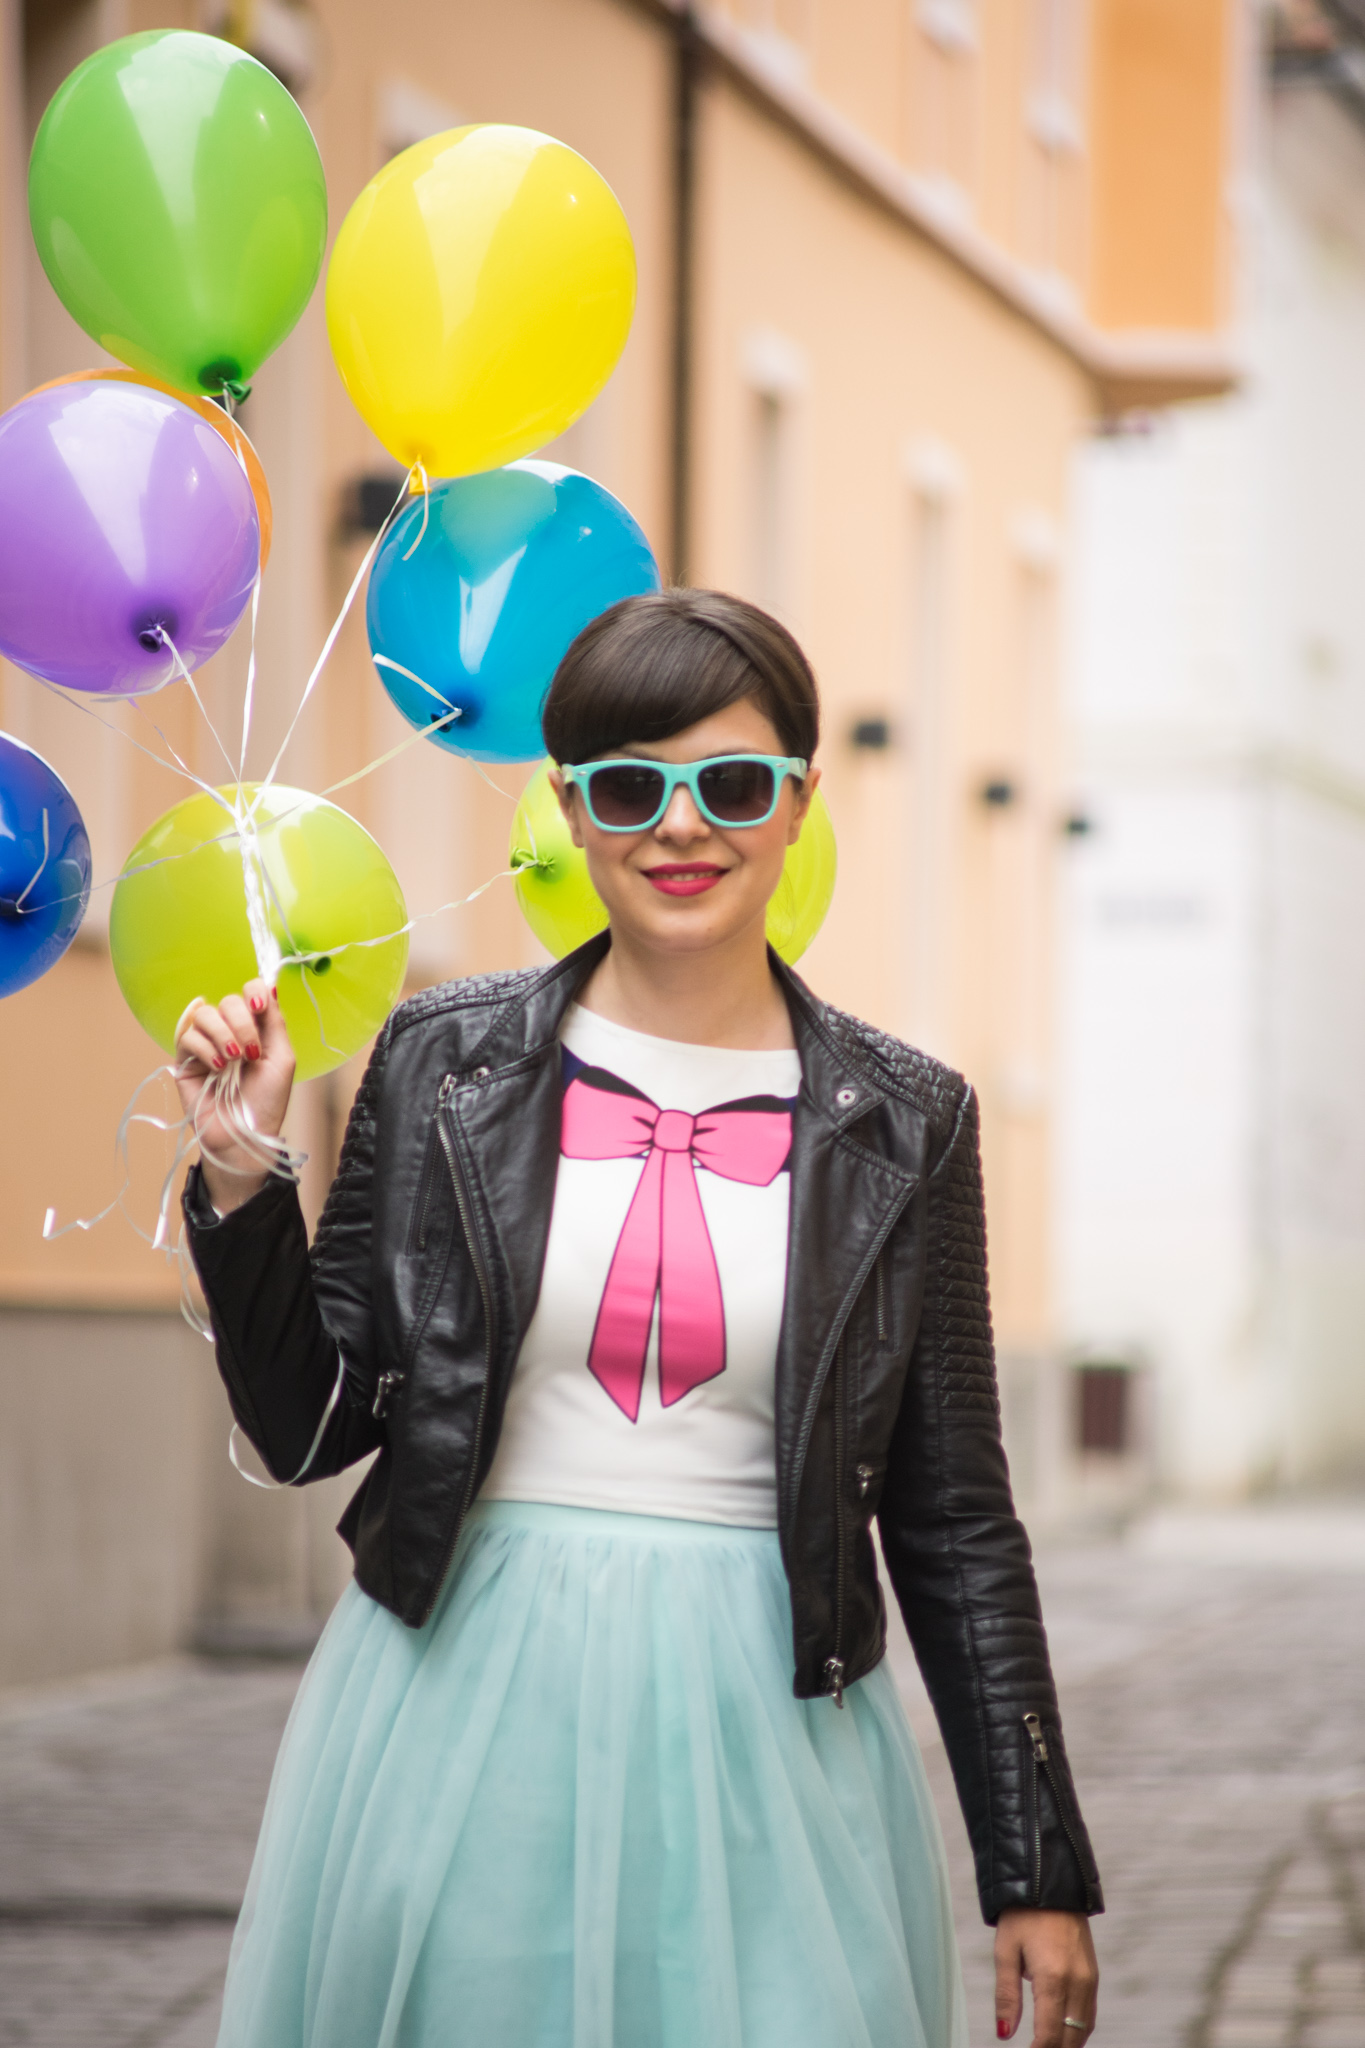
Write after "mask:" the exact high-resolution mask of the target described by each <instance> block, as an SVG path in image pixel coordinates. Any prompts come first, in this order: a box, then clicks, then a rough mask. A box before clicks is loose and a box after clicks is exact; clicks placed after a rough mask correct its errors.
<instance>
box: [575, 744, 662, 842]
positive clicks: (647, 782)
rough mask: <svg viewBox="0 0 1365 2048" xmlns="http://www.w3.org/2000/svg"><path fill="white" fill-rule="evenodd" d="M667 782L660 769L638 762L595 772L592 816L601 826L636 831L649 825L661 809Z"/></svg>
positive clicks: (592, 781) (597, 769) (626, 762)
mask: <svg viewBox="0 0 1365 2048" xmlns="http://www.w3.org/2000/svg"><path fill="white" fill-rule="evenodd" d="M663 793H664V779H663V776H662V775H661V774H660V773H659V771H658V769H657V768H646V767H644V766H642V765H640V764H639V763H637V762H634V761H623V762H622V763H621V765H620V767H619V768H618V767H616V766H615V765H614V764H613V765H612V766H611V767H610V768H596V769H594V770H593V774H592V779H591V782H590V784H589V796H590V798H591V804H592V814H593V816H594V818H596V820H597V822H598V824H599V825H616V826H620V827H626V828H636V829H638V828H639V827H641V826H644V825H647V824H648V823H649V821H650V819H651V818H652V817H653V816H654V814H655V812H656V811H657V810H658V808H659V803H660V799H661V798H662V796H663Z"/></svg>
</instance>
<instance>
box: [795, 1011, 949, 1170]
mask: <svg viewBox="0 0 1365 2048" xmlns="http://www.w3.org/2000/svg"><path fill="white" fill-rule="evenodd" d="M825 1021H826V1023H827V1024H828V1025H829V1027H830V1029H831V1031H832V1032H833V1034H834V1036H835V1037H836V1038H837V1039H838V1040H839V1041H840V1043H841V1044H842V1045H844V1046H845V1047H846V1048H847V1050H848V1051H849V1052H850V1053H852V1055H853V1056H854V1058H855V1059H859V1060H861V1061H862V1062H863V1064H864V1065H866V1066H870V1067H871V1068H872V1069H873V1071H874V1072H875V1074H876V1076H877V1078H878V1080H879V1081H880V1083H881V1085H882V1086H883V1087H884V1088H886V1089H888V1090H889V1091H890V1092H891V1093H892V1094H894V1095H899V1096H903V1097H904V1098H905V1100H906V1101H908V1102H911V1103H913V1104H914V1106H915V1108H916V1109H918V1110H919V1111H920V1112H921V1114H922V1115H923V1116H924V1117H925V1118H926V1120H927V1121H928V1124H929V1127H930V1129H931V1130H932V1131H933V1133H934V1135H935V1137H937V1138H938V1139H939V1140H940V1142H941V1143H946V1142H947V1140H948V1139H949V1138H950V1137H951V1136H952V1133H953V1130H954V1127H955V1126H956V1123H957V1120H958V1116H959V1114H960V1112H961V1109H962V1104H963V1100H964V1098H965V1097H966V1095H967V1092H968V1089H967V1083H966V1081H965V1080H964V1079H963V1077H962V1075H961V1074H959V1073H957V1072H956V1071H955V1069H954V1068H952V1067H949V1066H945V1065H944V1063H943V1061H942V1060H936V1059H932V1058H931V1057H930V1055H929V1054H928V1053H927V1052H921V1051H920V1050H919V1048H918V1046H914V1045H907V1044H906V1043H905V1041H904V1040H903V1039H900V1038H893V1037H892V1036H891V1034H890V1032H889V1031H879V1030H878V1029H877V1027H876V1025H875V1024H866V1023H864V1021H863V1019H862V1018H861V1017H853V1016H850V1015H849V1013H848V1011H847V1010H836V1009H834V1008H833V1007H832V1006H830V1005H829V1004H826V1005H825Z"/></svg>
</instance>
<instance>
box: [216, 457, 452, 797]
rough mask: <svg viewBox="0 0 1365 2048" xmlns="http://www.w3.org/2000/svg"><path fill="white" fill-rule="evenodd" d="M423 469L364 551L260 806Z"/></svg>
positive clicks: (274, 763)
mask: <svg viewBox="0 0 1365 2048" xmlns="http://www.w3.org/2000/svg"><path fill="white" fill-rule="evenodd" d="M420 467H421V465H420V463H414V464H413V466H412V468H411V469H410V470H409V471H408V474H407V476H406V477H405V478H404V480H403V484H402V487H401V488H400V490H399V493H398V496H397V497H396V498H395V499H394V502H393V504H392V506H391V507H390V508H389V511H388V514H387V516H386V517H385V520H384V524H383V525H382V526H381V527H380V529H379V531H378V533H377V534H376V535H375V537H374V539H373V540H372V541H371V542H370V545H369V546H368V547H367V548H366V550H365V555H364V559H363V560H362V562H361V564H360V567H359V568H358V569H357V570H356V572H355V575H354V577H353V578H352V579H351V587H350V589H349V590H348V591H347V593H346V596H345V599H344V601H343V603H342V607H341V610H340V611H339V612H338V613H337V615H336V617H335V619H333V621H332V628H331V631H330V632H329V633H328V635H327V638H326V639H325V640H324V641H323V643H322V652H321V654H319V656H318V658H317V660H316V662H315V663H314V664H313V673H312V674H311V675H310V676H309V678H308V681H307V682H306V683H305V684H304V688H303V695H302V696H301V697H300V698H299V702H298V708H297V710H296V711H295V713H294V716H293V718H292V719H291V720H290V721H289V730H288V731H287V732H286V733H285V736H284V738H283V739H282V740H281V742H280V749H279V752H278V753H277V754H276V756H275V758H274V760H273V761H272V762H271V764H270V769H269V773H268V774H267V775H266V778H265V780H264V782H263V783H262V784H261V787H260V790H259V791H258V793H257V796H256V800H255V801H256V803H257V804H259V802H260V800H261V797H262V796H263V795H264V794H265V791H266V790H267V789H269V788H270V786H271V784H272V783H273V782H274V780H275V777H276V775H277V774H278V773H279V767H280V763H281V761H282V760H283V759H284V756H285V753H286V751H287V749H288V746H289V742H290V741H291V740H292V739H293V737H294V734H295V732H296V731H297V729H298V723H299V720H300V719H301V718H302V716H303V714H304V710H305V708H306V706H307V703H308V700H309V698H310V697H311V696H312V694H313V692H314V690H315V689H316V688H317V684H318V678H319V677H320V676H321V674H322V671H323V669H324V668H325V667H326V665H327V660H328V657H329V655H330V654H331V652H332V649H333V648H334V647H335V645H336V643H337V636H338V634H339V633H340V631H341V629H342V627H343V626H344V625H345V623H346V620H347V617H348V616H349V614H350V610H351V606H352V605H353V604H354V603H355V600H356V595H357V593H358V591H359V589H360V586H361V584H362V583H363V582H364V581H365V578H366V576H367V575H368V574H369V569H370V564H371V562H372V561H373V560H374V558H375V555H376V554H377V553H378V551H379V546H380V543H381V542H382V541H383V538H384V536H385V534H386V533H387V532H388V530H389V528H390V526H392V524H393V522H394V519H395V518H396V517H397V515H398V513H399V511H400V510H401V508H402V504H403V500H404V498H405V497H406V495H407V487H408V484H409V483H410V482H411V480H412V478H413V476H414V475H415V474H416V472H417V470H418V469H419V468H420ZM253 808H254V805H253Z"/></svg>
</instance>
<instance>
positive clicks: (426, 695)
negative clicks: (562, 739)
mask: <svg viewBox="0 0 1365 2048" xmlns="http://www.w3.org/2000/svg"><path fill="white" fill-rule="evenodd" d="M419 534H421V539H420V540H419V539H418V536H419ZM414 542H416V543H417V545H416V547H415V548H414V547H413V543H414ZM409 549H412V556H411V559H410V560H405V559H404V557H405V556H406V555H407V554H408V551H409ZM658 588H659V568H658V564H657V563H656V562H655V560H654V557H653V555H652V554H651V553H650V549H649V542H648V541H647V540H646V539H645V537H644V534H643V533H642V532H641V531H640V528H639V527H638V526H637V525H636V523H635V521H634V520H633V519H632V518H631V516H630V514H629V512H627V510H626V508H625V506H624V505H622V504H621V503H620V501H619V500H618V499H616V498H613V497H612V495H611V492H610V491H604V490H603V488H602V486H601V484H595V483H594V482H593V480H592V478H591V477H587V476H580V474H579V473H578V471H577V470H574V469H562V468H561V467H560V465H559V464H558V463H557V462H536V461H526V462H511V463H508V465H507V467H506V468H505V469H490V470H485V471H484V472H483V473H482V474H481V475H479V476H461V477H451V478H449V479H447V480H445V481H443V482H441V483H437V484H433V485H432V487H431V498H430V502H429V505H428V507H427V530H426V532H425V534H422V501H421V499H420V498H414V499H413V501H412V503H411V504H410V505H408V506H406V507H405V509H404V510H403V511H402V512H401V513H400V514H399V516H398V518H397V519H396V520H395V521H394V523H393V526H392V527H391V528H390V530H389V532H388V533H387V534H386V535H385V536H384V541H383V544H382V546H381V547H380V549H379V553H378V554H377V555H376V556H375V562H374V568H373V570H372V571H371V574H370V594H369V601H368V604H367V607H366V623H367V625H368V627H369V634H370V651H371V653H372V654H373V656H374V660H375V666H376V667H377V669H378V671H379V678H380V681H381V682H382V683H383V685H384V688H385V689H386V690H387V691H388V693H389V695H390V696H391V697H392V699H393V701H394V703H395V704H396V705H397V706H398V709H399V710H400V711H401V712H402V714H403V716H404V718H406V719H407V720H408V722H409V724H410V725H417V726H427V725H431V724H432V723H433V722H434V721H436V720H438V719H440V718H443V717H444V716H446V714H447V713H448V712H450V711H452V710H455V709H458V710H459V713H460V716H459V717H458V718H456V719H452V720H451V722H450V724H448V725H445V726H442V728H441V730H440V731H439V732H434V733H433V734H432V735H431V737H432V739H434V740H435V742H436V744H437V746H438V747H448V748H449V749H450V751H451V753H453V754H469V755H472V757H473V758H474V759H475V760H476V761H533V760H537V759H538V758H539V757H540V756H541V755H542V754H543V753H544V752H545V742H544V741H543V740H542V738H541V736H540V708H541V705H542V704H543V703H544V701H545V692H546V691H547V690H548V689H549V687H550V679H551V677H552V676H553V675H554V672H555V670H556V669H557V668H558V666H559V663H560V661H561V659H562V657H563V655H564V653H565V651H566V650H567V648H568V647H569V645H570V643H571V642H572V641H573V640H575V639H576V638H577V636H578V635H579V634H580V633H581V632H582V630H583V628H584V627H585V626H586V625H587V623H588V621H589V620H590V619H595V618H596V617H597V615H598V613H599V612H604V611H605V610H606V609H607V606H608V605H612V604H615V603H616V601H617V599H618V598H622V597H636V596H639V595H640V594H641V593H642V592H643V591H647V590H657V589H658Z"/></svg>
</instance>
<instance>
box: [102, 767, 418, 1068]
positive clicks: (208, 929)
mask: <svg viewBox="0 0 1365 2048" xmlns="http://www.w3.org/2000/svg"><path fill="white" fill-rule="evenodd" d="M242 788H243V793H244V794H245V795H246V797H247V798H248V800H251V799H254V798H256V797H257V796H258V795H259V786H258V785H256V784H253V783H244V784H243V785H242ZM222 794H223V795H224V796H225V797H226V798H227V799H228V801H229V802H231V801H232V800H233V798H234V797H235V795H236V791H235V790H231V789H228V790H224V791H223V792H222ZM256 830H257V835H258V836H257V844H258V846H259V849H260V857H261V861H262V863H263V865H264V868H265V886H266V889H267V891H268V895H269V919H270V926H271V930H272V932H273V933H274V936H275V940H276V943H277V944H278V945H279V947H280V949H281V951H282V952H283V953H284V954H285V956H286V958H287V957H288V956H289V955H291V954H295V953H297V954H299V955H301V956H303V957H302V961H301V962H295V963H294V964H293V965H290V966H282V967H281V968H280V971H279V977H278V980H277V983H276V986H277V987H278V989H279V992H280V1008H281V1010H283V1012H284V1021H285V1023H286V1024H287V1025H288V1026H289V1037H290V1040H291V1042H292V1044H293V1047H294V1053H295V1056H296V1058H297V1060H298V1077H299V1079H300V1080H301V1081H307V1080H310V1079H311V1078H312V1077H313V1076H314V1075H315V1074H326V1073H328V1072H330V1070H331V1069H332V1068H333V1067H337V1066H340V1064H341V1062H342V1061H343V1060H345V1059H349V1058H350V1056H351V1054H352V1053H354V1052H358V1051H359V1050H360V1048H361V1046H362V1045H364V1043H365V1041H366V1040H367V1039H369V1038H372V1037H373V1036H374V1034H375V1032H376V1031H377V1030H378V1029H379V1027H380V1025H381V1024H382V1023H383V1022H384V1019H385V1018H386V1017H387V1016H388V1014H389V1011H390V1010H391V1009H392V1008H393V1006H394V1004H395V1003H396V1002H397V1001H398V999H399V997H400V996H401V995H402V993H403V976H404V973H405V971H406V968H407V964H408V940H407V929H406V927H407V922H408V913H407V910H406V908H405V907H404V903H403V895H402V891H401V890H400V889H399V886H398V881H397V878H396V876H395V875H394V872H393V869H392V868H391V867H390V866H389V864H388V862H387V860H386V859H385V858H384V855H383V853H382V852H381V850H380V848H379V847H378V846H377V845H376V844H375V842H374V840H373V839H371V837H370V835H369V833H368V832H367V831H366V830H365V828H364V826H363V825H358V824H357V823H356V821H355V819H354V818H352V817H348V816H347V814H346V812H345V811H342V810H338V808H337V806H336V805H335V804H329V803H328V802H327V801H326V799H325V798H323V797H320V796H310V795H308V794H307V792H306V791H304V790H301V789H284V788H282V787H281V786H280V785H279V784H275V785H274V786H273V787H272V788H270V789H268V790H267V791H266V792H265V794H264V795H263V796H260V802H259V806H258V809H257V814H256ZM109 951H110V954H111V956H112V958H113V963H114V973H115V974H116V975H117V976H118V984H119V987H120V988H121V989H122V991H123V996H124V1000H125V1002H126V1003H127V1005H128V1007H129V1009H130V1010H131V1011H132V1013H133V1015H134V1016H135V1017H136V1018H137V1020H138V1023H139V1024H141V1026H142V1028H143V1030H144V1031H146V1032H148V1033H149V1034H150V1036H151V1037H153V1038H154V1039H155V1040H156V1042H157V1044H158V1045H159V1046H161V1047H162V1048H163V1049H164V1050H165V1051H166V1052H170V1051H172V1050H173V1049H174V1046H175V1027H176V1024H177V1022H178V1021H179V1018H180V1015H181V1012H182V1011H183V1010H184V1007H185V1005H186V1003H188V1002H189V1001H190V1000H191V999H192V998H193V997H194V996H203V997H204V998H205V1000H206V1001H207V1002H210V1003H217V1002H220V1001H221V1000H222V998H223V997H224V996H225V995H230V994H232V993H233V992H235V991H236V990H238V989H240V988H241V987H242V985H243V983H244V982H247V981H250V980H252V979H253V977H254V976H255V975H256V974H257V973H258V972H259V969H258V967H257V964H256V950H255V947H254V946H253V944H252V939H251V926H250V923H249V921H248V918H247V904H246V883H245V877H244V872H243V863H242V847H241V841H240V840H239V839H238V837H237V835H236V833H235V831H234V830H233V826H232V820H231V818H230V816H229V815H228V813H227V812H225V811H224V809H223V807H222V805H221V804H219V803H215V801H214V799H213V798H212V797H211V796H208V795H203V796H190V797H186V798H185V799H184V801H183V802H182V803H178V804H176V805H175V806H174V808H173V809H171V810H169V811H167V812H166V814H165V816H164V817H161V818H158V819H157V821H156V823H155V824H154V825H153V826H152V827H151V829H150V830H149V831H147V832H144V833H143V835H142V837H141V839H139V841H138V843H137V845H136V846H135V847H134V848H133V850H132V852H131V853H130V854H129V856H128V858H127V861H126V862H125V863H124V869H123V873H122V875H121V876H120V877H119V880H118V883H117V885H116V887H115V889H114V900H113V904H112V907H111V909H110V913H109Z"/></svg>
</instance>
